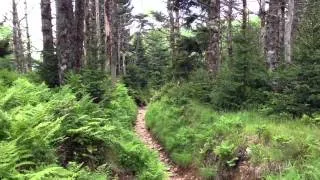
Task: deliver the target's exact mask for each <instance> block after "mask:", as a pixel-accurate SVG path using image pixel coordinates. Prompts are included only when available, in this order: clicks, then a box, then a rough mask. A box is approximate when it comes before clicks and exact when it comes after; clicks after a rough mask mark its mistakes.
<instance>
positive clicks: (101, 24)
mask: <svg viewBox="0 0 320 180" xmlns="http://www.w3.org/2000/svg"><path fill="white" fill-rule="evenodd" d="M96 24H97V27H96V28H97V29H96V31H97V34H96V35H97V37H96V38H97V48H98V52H97V58H98V61H99V65H100V67H99V68H100V69H101V70H104V67H105V60H106V54H105V53H106V51H105V46H106V44H105V21H104V0H96Z"/></svg>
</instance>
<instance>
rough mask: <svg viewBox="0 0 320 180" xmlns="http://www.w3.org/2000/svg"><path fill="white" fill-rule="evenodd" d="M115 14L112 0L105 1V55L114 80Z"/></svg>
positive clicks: (115, 63)
mask: <svg viewBox="0 0 320 180" xmlns="http://www.w3.org/2000/svg"><path fill="white" fill-rule="evenodd" d="M115 14H116V6H115V2H114V0H106V1H105V24H106V25H105V26H106V30H105V31H106V39H107V40H106V41H107V42H106V43H107V57H108V63H106V64H107V65H109V70H110V72H111V78H112V80H113V82H115V80H116V78H117V52H116V45H117V41H116V39H115V38H116V35H117V32H116V28H115V23H116V22H115V19H114V17H115Z"/></svg>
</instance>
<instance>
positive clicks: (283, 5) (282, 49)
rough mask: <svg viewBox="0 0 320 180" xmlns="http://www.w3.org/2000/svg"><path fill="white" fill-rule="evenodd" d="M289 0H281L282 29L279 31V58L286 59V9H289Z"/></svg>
mask: <svg viewBox="0 0 320 180" xmlns="http://www.w3.org/2000/svg"><path fill="white" fill-rule="evenodd" d="M286 1H287V0H281V1H280V10H279V11H280V12H279V15H280V27H279V28H280V29H279V47H280V49H279V50H280V52H279V58H280V60H281V59H284V52H285V41H284V37H285V31H286V7H287V3H286Z"/></svg>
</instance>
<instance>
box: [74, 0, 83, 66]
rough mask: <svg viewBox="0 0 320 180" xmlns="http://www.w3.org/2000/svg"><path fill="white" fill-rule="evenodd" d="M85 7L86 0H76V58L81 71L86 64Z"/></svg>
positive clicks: (76, 64) (76, 63)
mask: <svg viewBox="0 0 320 180" xmlns="http://www.w3.org/2000/svg"><path fill="white" fill-rule="evenodd" d="M84 7H85V2H84V1H83V0H76V1H75V18H74V22H75V23H74V30H75V31H74V32H75V34H74V44H75V50H74V55H75V56H74V59H75V69H76V71H78V72H79V71H80V69H81V68H82V67H83V66H84V62H83V61H84V48H83V43H84V12H85V11H84Z"/></svg>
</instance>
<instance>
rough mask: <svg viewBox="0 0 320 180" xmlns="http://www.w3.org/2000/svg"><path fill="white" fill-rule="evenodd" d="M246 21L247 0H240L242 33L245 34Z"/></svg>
mask: <svg viewBox="0 0 320 180" xmlns="http://www.w3.org/2000/svg"><path fill="white" fill-rule="evenodd" d="M247 22H248V7H247V0H242V33H243V34H244V35H245V33H246V30H247Z"/></svg>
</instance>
